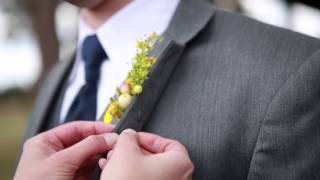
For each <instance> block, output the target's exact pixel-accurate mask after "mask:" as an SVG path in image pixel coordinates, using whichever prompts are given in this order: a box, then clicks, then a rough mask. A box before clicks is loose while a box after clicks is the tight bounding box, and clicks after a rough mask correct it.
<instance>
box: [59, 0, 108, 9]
mask: <svg viewBox="0 0 320 180" xmlns="http://www.w3.org/2000/svg"><path fill="white" fill-rule="evenodd" d="M65 1H67V2H69V3H71V4H73V5H75V6H78V7H80V8H89V9H91V8H95V7H97V6H99V5H100V4H102V3H103V2H104V1H105V0H65Z"/></svg>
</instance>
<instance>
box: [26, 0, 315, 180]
mask: <svg viewBox="0 0 320 180" xmlns="http://www.w3.org/2000/svg"><path fill="white" fill-rule="evenodd" d="M153 54H154V55H156V56H158V57H159V59H158V62H157V65H156V67H155V68H154V69H153V70H152V73H151V75H150V78H149V79H148V80H147V81H146V82H145V85H144V86H145V88H144V92H143V94H142V95H141V96H139V97H138V98H136V99H135V101H134V104H133V105H132V106H131V107H130V109H129V111H128V113H127V114H126V115H125V116H124V117H123V118H122V120H121V121H120V123H119V124H118V125H117V129H116V131H118V132H121V130H123V129H126V128H134V129H136V130H143V131H148V132H152V133H156V134H159V135H162V136H165V137H168V138H172V139H176V140H179V141H180V142H182V143H183V144H185V145H186V147H187V148H188V150H189V152H190V155H191V159H192V161H193V162H194V164H195V173H194V178H193V179H195V180H222V179H235V180H240V179H249V180H255V179H261V180H264V179H265V180H277V179H280V180H298V179H308V180H312V179H320V169H319V167H320V156H319V152H320V40H318V39H314V38H311V37H307V36H305V35H301V34H298V33H294V32H291V31H288V30H284V29H281V28H276V27H273V26H270V25H266V24H263V23H260V22H257V21H255V20H252V19H249V18H246V17H243V16H240V15H237V14H233V13H230V12H226V11H223V10H219V9H216V8H214V7H213V6H212V5H211V4H210V3H208V2H205V1H200V0H182V1H181V3H180V4H179V7H178V9H177V11H176V13H175V15H174V17H173V19H172V21H171V24H170V26H169V28H168V29H167V31H166V32H165V34H164V42H163V43H162V44H158V46H157V48H156V49H155V51H154V52H153ZM71 66H72V60H68V61H62V62H60V63H59V64H58V65H57V66H56V67H55V68H54V69H53V70H52V72H51V74H50V75H49V77H48V79H47V81H46V83H45V84H44V86H43V89H42V90H41V92H40V94H39V97H38V100H37V102H36V104H35V107H34V110H33V114H32V117H31V122H30V126H29V129H28V134H27V137H30V136H33V135H35V134H37V133H39V132H41V131H43V130H45V129H47V128H48V127H46V126H47V124H48V123H49V121H54V119H53V117H58V116H57V115H56V114H55V113H58V112H59V111H58V110H57V109H59V104H61V102H59V101H61V99H62V98H58V97H61V94H62V93H63V89H64V88H63V87H64V84H65V80H66V77H67V75H68V73H69V70H70V67H71ZM59 99H60V100H59Z"/></svg>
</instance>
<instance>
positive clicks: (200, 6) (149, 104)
mask: <svg viewBox="0 0 320 180" xmlns="http://www.w3.org/2000/svg"><path fill="white" fill-rule="evenodd" d="M213 14H214V9H213V6H212V4H211V3H208V2H205V1H199V0H181V3H180V4H179V6H178V8H177V10H176V12H175V14H174V16H173V18H172V20H171V23H170V25H169V27H168V29H167V31H166V32H165V33H164V34H163V36H164V42H162V43H158V44H157V45H156V48H155V50H154V51H153V52H152V53H151V55H154V56H156V57H158V61H157V63H156V64H155V66H154V68H153V69H152V70H151V73H150V76H149V78H148V79H147V80H146V81H145V83H144V91H143V93H142V94H141V95H139V96H138V97H136V98H135V99H134V101H133V103H132V105H131V106H130V107H129V108H128V110H127V112H126V113H125V114H124V115H123V117H122V118H121V119H120V120H119V122H118V123H117V126H116V128H115V131H116V132H118V133H120V132H121V131H123V130H124V129H127V128H132V129H135V130H137V131H140V130H142V129H143V127H144V126H145V125H146V124H147V122H148V120H149V117H150V116H151V114H152V112H153V110H154V108H155V107H156V105H157V103H158V100H159V99H160V96H161V93H162V92H163V90H164V89H165V87H166V85H167V83H168V81H169V79H170V77H171V75H172V73H173V72H174V69H175V66H176V64H177V63H178V61H179V60H180V59H181V58H180V56H181V54H182V52H183V50H184V47H185V46H186V45H187V43H188V42H189V41H191V40H192V39H193V38H194V37H195V36H196V35H197V34H198V33H199V32H200V31H201V30H202V29H203V28H204V27H205V26H206V24H207V23H208V22H209V20H210V19H211V17H212V16H213Z"/></svg>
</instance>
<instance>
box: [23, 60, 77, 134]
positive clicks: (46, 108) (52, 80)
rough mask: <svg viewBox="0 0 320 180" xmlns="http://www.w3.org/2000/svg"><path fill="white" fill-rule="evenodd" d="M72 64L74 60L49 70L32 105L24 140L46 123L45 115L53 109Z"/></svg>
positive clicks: (37, 131) (60, 63) (61, 63)
mask: <svg viewBox="0 0 320 180" xmlns="http://www.w3.org/2000/svg"><path fill="white" fill-rule="evenodd" d="M73 62H74V58H70V59H69V60H66V61H61V62H59V63H58V64H57V65H56V66H55V67H54V68H53V69H52V70H51V72H50V73H49V75H48V77H47V79H46V80H45V81H44V84H43V85H42V88H41V89H40V91H39V95H38V97H37V99H36V101H35V104H34V108H33V112H32V114H31V118H30V123H29V127H28V130H27V135H26V138H28V137H31V136H34V135H36V134H37V133H39V132H40V131H41V128H42V127H43V125H44V123H47V122H46V118H47V115H48V113H51V112H50V110H51V109H52V108H53V106H54V104H55V101H56V100H57V98H56V97H58V96H59V90H60V89H61V87H62V85H63V83H64V82H65V79H66V77H67V75H68V72H69V70H70V69H71V67H72V64H73Z"/></svg>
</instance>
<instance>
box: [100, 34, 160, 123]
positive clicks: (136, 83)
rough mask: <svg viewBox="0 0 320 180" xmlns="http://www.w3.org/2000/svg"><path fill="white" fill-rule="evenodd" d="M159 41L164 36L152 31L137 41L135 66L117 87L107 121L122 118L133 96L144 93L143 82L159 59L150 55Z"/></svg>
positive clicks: (108, 110)
mask: <svg viewBox="0 0 320 180" xmlns="http://www.w3.org/2000/svg"><path fill="white" fill-rule="evenodd" d="M157 41H159V42H162V41H163V38H162V37H160V36H158V35H157V33H152V34H151V36H149V37H147V38H146V39H144V40H139V41H137V44H136V47H137V54H136V56H135V57H134V63H133V67H132V69H131V70H130V71H129V73H128V76H127V78H126V80H125V81H124V83H123V84H122V85H121V87H118V88H117V94H116V96H115V97H114V98H111V103H110V104H109V106H108V109H107V111H106V113H105V116H104V122H105V123H112V120H113V119H114V118H121V117H122V115H123V113H124V112H125V111H126V109H127V107H128V106H129V104H130V103H131V101H132V99H133V97H134V96H137V95H139V94H141V93H142V91H143V83H144V81H145V80H146V79H147V78H148V76H149V74H150V70H151V68H152V66H153V65H154V64H155V62H156V61H157V58H156V57H154V56H149V54H150V52H151V51H152V50H153V49H154V44H155V43H156V42H157Z"/></svg>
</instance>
